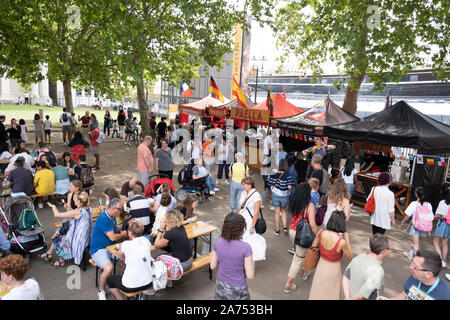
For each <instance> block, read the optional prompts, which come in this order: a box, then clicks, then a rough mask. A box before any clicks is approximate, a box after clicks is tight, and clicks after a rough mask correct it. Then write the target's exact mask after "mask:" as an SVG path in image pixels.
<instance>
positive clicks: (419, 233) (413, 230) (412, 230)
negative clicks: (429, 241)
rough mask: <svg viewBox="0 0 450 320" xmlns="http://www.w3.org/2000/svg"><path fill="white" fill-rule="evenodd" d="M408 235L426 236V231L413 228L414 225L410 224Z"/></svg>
mask: <svg viewBox="0 0 450 320" xmlns="http://www.w3.org/2000/svg"><path fill="white" fill-rule="evenodd" d="M409 235H410V236H412V237H417V238H418V237H428V232H425V231H420V230H417V229H416V228H414V225H413V224H411V229H410V230H409Z"/></svg>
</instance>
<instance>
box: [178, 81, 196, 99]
mask: <svg viewBox="0 0 450 320" xmlns="http://www.w3.org/2000/svg"><path fill="white" fill-rule="evenodd" d="M181 92H182V93H183V97H185V98H189V97H190V96H192V95H193V94H194V93H193V92H192V90H191V89H190V88H189V86H188V84H187V83H186V82H184V81H183V80H181Z"/></svg>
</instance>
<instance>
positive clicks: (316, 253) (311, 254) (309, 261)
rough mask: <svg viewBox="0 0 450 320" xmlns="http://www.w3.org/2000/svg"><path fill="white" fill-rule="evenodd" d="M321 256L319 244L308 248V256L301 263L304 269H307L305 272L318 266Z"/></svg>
mask: <svg viewBox="0 0 450 320" xmlns="http://www.w3.org/2000/svg"><path fill="white" fill-rule="evenodd" d="M319 258H320V250H319V247H318V246H317V247H310V248H308V251H306V256H305V258H304V259H303V261H302V264H301V266H302V269H303V270H304V271H305V273H306V272H309V271H311V270H312V269H315V268H316V266H317V263H318V262H319Z"/></svg>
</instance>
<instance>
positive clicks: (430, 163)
mask: <svg viewBox="0 0 450 320" xmlns="http://www.w3.org/2000/svg"><path fill="white" fill-rule="evenodd" d="M427 164H428V165H430V166H431V165H434V159H432V158H427Z"/></svg>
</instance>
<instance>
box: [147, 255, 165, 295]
mask: <svg viewBox="0 0 450 320" xmlns="http://www.w3.org/2000/svg"><path fill="white" fill-rule="evenodd" d="M150 263H151V268H152V269H153V275H152V278H153V279H152V283H153V290H155V291H158V290H161V289H165V288H166V285H167V267H166V265H165V264H164V262H162V261H155V262H153V261H150Z"/></svg>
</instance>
